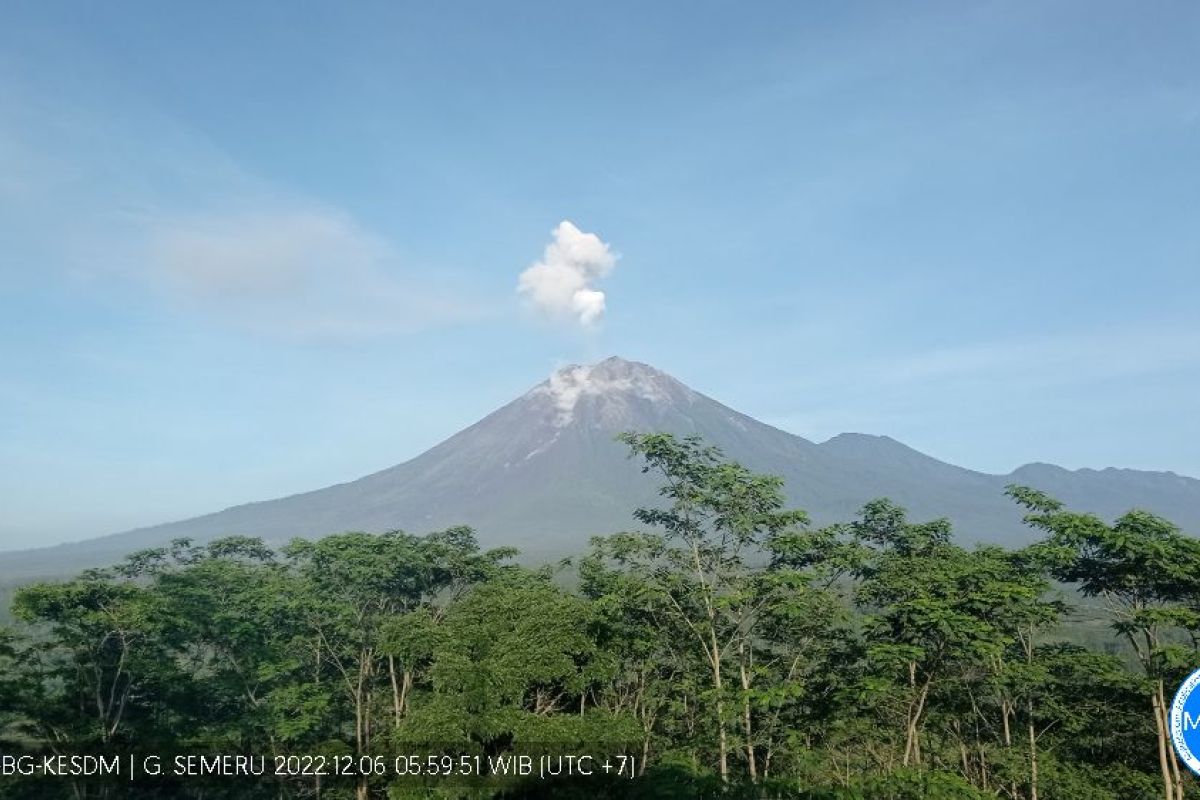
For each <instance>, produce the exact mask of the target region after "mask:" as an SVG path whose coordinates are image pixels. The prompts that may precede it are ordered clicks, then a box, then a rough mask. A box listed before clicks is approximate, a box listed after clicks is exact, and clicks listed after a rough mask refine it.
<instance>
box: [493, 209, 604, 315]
mask: <svg viewBox="0 0 1200 800" xmlns="http://www.w3.org/2000/svg"><path fill="white" fill-rule="evenodd" d="M616 263H617V257H616V255H614V254H613V252H612V251H611V250H610V249H609V247H608V245H607V244H605V243H604V242H602V241H601V240H600V237H599V236H597V235H596V234H594V233H584V232H583V231H581V230H579V228H577V227H575V225H574V224H573V223H571V221H570V220H565V219H564V220H563V221H562V222H560V223H558V227H556V228H555V229H554V241H552V242H550V244H548V245H546V252H545V253H543V254H542V260H541V261H538V262H536V263H535V264H533V265H532V266H531V267H529V269H527V270H525V271H524V272H522V273H521V275H520V277H519V278H518V281H517V291H518V292H520V293H521V294H522V295H524V296H525V297H527V298H529V300H530V302H531V303H532V304H533V305H534V307H536V308H537V309H538V310H540V311H542V312H543V313H545V314H547V315H548V316H549V317H550V318H552V319H559V320H564V319H565V320H574V321H576V322H578V323H579V324H581V325H584V326H589V325H592V324H594V323H595V322H597V321H598V320H599V319H600V318H601V317H603V316H604V292H602V291H600V290H598V289H595V288H593V286H592V283H593V281H595V280H597V279H599V278H603V277H604V276H605V275H607V274H608V273H609V272H612V268H613V266H614V265H615V264H616Z"/></svg>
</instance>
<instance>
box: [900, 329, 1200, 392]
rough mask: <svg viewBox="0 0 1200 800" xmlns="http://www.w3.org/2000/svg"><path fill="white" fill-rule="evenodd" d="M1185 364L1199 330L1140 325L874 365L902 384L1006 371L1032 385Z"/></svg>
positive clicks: (1199, 357) (1199, 354)
mask: <svg viewBox="0 0 1200 800" xmlns="http://www.w3.org/2000/svg"><path fill="white" fill-rule="evenodd" d="M1188 365H1200V332H1198V331H1196V330H1195V329H1194V328H1186V327H1173V326H1164V327H1161V328H1157V329H1147V328H1145V327H1144V326H1143V327H1139V328H1136V329H1132V328H1108V329H1105V330H1101V331H1089V332H1080V333H1072V334H1064V335H1060V336H1055V337H1038V338H1027V339H1012V340H1003V341H996V342H982V343H975V344H967V345H960V346H955V347H945V348H938V349H934V350H929V351H926V352H922V353H913V354H910V355H906V356H900V357H898V358H892V359H888V361H886V362H885V363H882V364H880V365H878V367H877V369H876V374H877V375H878V376H879V377H880V378H882V379H883V380H884V381H887V382H891V383H901V384H903V383H913V382H918V381H921V382H929V383H939V382H951V381H955V380H960V379H974V378H978V377H988V378H992V379H996V378H1003V377H1010V378H1014V379H1020V380H1022V381H1025V382H1026V383H1027V385H1033V384H1047V383H1060V382H1069V383H1079V382H1084V381H1087V380H1095V379H1105V378H1114V377H1122V376H1127V375H1136V374H1140V373H1146V372H1154V371H1157V370H1162V369H1174V368H1179V367H1183V366H1188Z"/></svg>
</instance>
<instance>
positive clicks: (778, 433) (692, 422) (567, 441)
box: [0, 358, 1200, 579]
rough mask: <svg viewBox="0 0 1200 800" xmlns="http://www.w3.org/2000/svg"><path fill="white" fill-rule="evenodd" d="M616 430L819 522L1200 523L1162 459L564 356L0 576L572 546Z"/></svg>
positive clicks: (595, 504)
mask: <svg viewBox="0 0 1200 800" xmlns="http://www.w3.org/2000/svg"><path fill="white" fill-rule="evenodd" d="M625 430H637V431H669V432H672V433H676V434H684V435H686V434H699V435H701V436H703V437H704V438H705V439H706V440H707V441H708V442H710V443H712V444H715V445H717V446H719V447H720V448H721V449H722V450H723V451H724V452H725V453H726V455H728V456H729V457H731V458H735V459H737V460H738V461H740V462H742V463H743V464H745V465H746V466H748V467H750V468H751V469H754V470H756V471H759V472H768V473H772V474H776V475H780V476H782V477H783V478H784V480H785V481H786V488H787V494H788V497H789V500H790V501H791V503H792V504H793V505H795V506H798V507H800V508H804V509H805V510H807V511H808V512H809V514H810V515H811V516H812V518H813V520H814V522H816V523H828V522H833V521H838V520H846V519H849V518H851V517H852V516H853V514H854V513H855V512H856V511H857V510H858V509H859V508H860V507H861V506H862V504H863V503H864V502H866V501H868V500H870V499H873V498H876V497H884V496H886V497H890V498H891V499H893V500H895V501H896V502H898V503H900V504H902V505H904V506H905V507H907V508H908V509H909V511H910V512H911V514H912V516H913V517H914V518H918V519H924V518H932V517H936V516H947V517H949V518H950V519H951V520H952V521H953V523H954V527H955V530H956V531H957V533H958V536H959V537H960V538H961V539H963V540H964V541H967V542H975V541H986V542H997V543H1010V544H1011V543H1014V542H1020V541H1025V540H1027V539H1029V538H1030V532H1029V531H1028V530H1027V529H1026V528H1025V527H1024V526H1023V525H1022V523H1021V514H1020V511H1019V510H1018V508H1017V507H1016V505H1015V504H1013V503H1012V502H1011V501H1010V500H1009V499H1008V498H1006V497H1005V496H1004V487H1005V486H1006V485H1007V484H1009V483H1023V484H1028V485H1032V486H1036V487H1038V488H1041V489H1043V490H1045V491H1048V492H1050V493H1051V494H1052V495H1054V496H1056V497H1059V498H1060V499H1062V500H1064V501H1065V502H1067V503H1068V505H1070V506H1071V507H1073V508H1078V509H1081V510H1088V511H1093V512H1095V513H1097V514H1099V515H1101V516H1103V517H1107V518H1112V517H1115V516H1117V515H1118V514H1120V513H1122V512H1124V511H1126V510H1128V509H1129V508H1133V507H1138V508H1146V509H1149V510H1151V511H1154V512H1155V513H1158V514H1160V515H1162V516H1165V517H1167V518H1168V519H1171V520H1172V521H1174V522H1175V523H1176V524H1178V525H1180V526H1181V527H1182V528H1183V529H1184V530H1186V531H1189V532H1196V531H1198V530H1200V481H1198V480H1195V479H1192V478H1186V477H1181V476H1178V475H1175V474H1174V473H1169V472H1139V471H1134V470H1119V469H1104V470H1090V469H1084V470H1075V471H1068V470H1065V469H1062V468H1061V467H1055V466H1051V465H1048V464H1029V465H1026V466H1024V467H1021V468H1020V469H1017V470H1016V471H1014V472H1013V473H1011V474H1009V475H991V474H985V473H981V472H974V471H972V470H969V469H963V468H961V467H956V466H953V465H951V464H947V463H944V462H941V461H938V460H937V459H934V458H931V457H929V456H926V455H924V454H922V453H919V452H917V451H916V450H913V449H911V448H909V447H906V446H905V445H903V444H901V443H899V442H897V441H895V440H893V439H890V438H888V437H886V436H868V435H865V434H858V433H844V434H841V435H839V436H835V437H834V438H832V439H830V440H829V441H827V442H823V443H821V444H817V443H814V442H811V441H808V440H807V439H804V438H801V437H800V436H796V435H794V434H791V433H787V432H786V431H782V430H779V429H778V428H774V427H771V426H770V425H766V424H763V423H761V422H759V421H757V420H755V419H753V418H751V417H748V416H746V415H745V414H741V413H739V412H737V411H734V410H733V409H731V408H728V407H727V406H724V405H722V404H721V403H719V402H717V401H716V400H713V399H712V398H709V397H706V396H705V395H703V394H700V393H699V392H696V391H693V390H692V389H690V388H688V387H687V386H685V385H684V384H682V383H680V382H679V381H677V380H675V379H674V378H672V377H671V376H669V375H667V374H665V373H663V372H661V371H659V370H657V369H654V368H653V367H650V366H648V365H646V364H641V363H637V362H631V361H625V360H623V359H620V358H609V359H607V360H605V361H601V362H599V363H597V364H594V365H590V366H571V367H567V368H564V369H561V370H559V371H557V372H555V373H554V374H553V375H552V376H551V377H550V378H549V379H548V380H546V381H544V382H543V383H541V384H539V385H538V386H535V387H534V388H533V389H531V390H530V391H528V392H527V393H525V394H524V395H522V396H521V397H518V398H517V399H516V400H514V401H512V402H511V403H509V404H508V405H505V406H504V407H502V408H500V409H499V410H497V411H495V412H493V413H492V414H490V415H488V416H487V417H485V418H483V419H482V420H480V421H479V422H476V423H475V424H474V425H472V426H470V427H469V428H466V429H465V430H463V431H460V432H459V433H457V434H455V435H453V436H451V437H450V438H449V439H446V440H445V441H444V442H442V443H441V444H438V445H437V446H435V447H433V448H432V449H430V450H428V451H426V452H425V453H422V454H421V455H419V456H417V457H416V458H413V459H412V460H410V461H406V462H404V463H402V464H399V465H397V466H394V467H390V468H388V469H385V470H383V471H381V472H376V473H374V474H372V475H367V476H366V477H363V478H359V479H358V480H355V481H351V482H349V483H343V484H338V485H336V486H330V487H328V488H325V489H318V490H316V491H312V492H306V493H304V494H298V495H293V496H291V497H284V498H280V499H277V500H268V501H265V502H258V503H249V504H247V505H241V506H236V507H233V508H228V509H226V510H224V511H220V512H217V513H214V514H208V515H206V516H202V517H197V518H195V519H188V520H183V521H180V522H172V523H168V524H165V525H157V526H154V527H150V528H141V529H138V530H134V531H129V532H127V533H120V534H114V535H111V536H105V537H101V538H97V539H91V540H87V541H83V542H77V543H72V544H66V545H60V546H57V547H51V548H43V549H38V550H26V551H21V552H13V553H4V554H2V555H0V577H2V578H7V579H11V578H13V577H20V576H32V575H48V574H61V573H62V572H64V571H65V569H66V568H68V567H70V568H77V567H79V566H86V565H97V564H104V563H108V562H111V561H113V560H116V559H119V558H120V557H121V556H123V555H124V554H126V553H128V552H131V551H133V550H137V549H140V548H143V547H151V546H157V545H162V544H165V543H167V542H169V541H170V540H171V539H174V538H178V537H188V538H192V539H194V540H196V541H205V540H208V539H212V538H215V537H218V536H225V535H231V534H242V535H249V536H261V537H263V538H264V539H266V540H268V541H270V542H274V543H280V542H283V541H286V540H288V539H290V538H291V537H294V536H304V537H316V536H322V535H326V534H330V533H335V532H340V531H347V530H364V531H384V530H392V529H403V530H406V531H409V532H413V533H421V532H426V531H430V530H436V529H440V528H444V527H448V526H451V525H458V524H466V525H471V526H473V527H474V528H476V529H477V530H478V532H479V536H480V539H481V541H482V542H483V543H484V544H485V545H493V546H494V545H500V544H512V545H515V546H517V547H520V548H521V549H522V550H523V551H524V552H525V553H526V554H527V555H528V557H529V558H530V559H543V558H557V557H560V556H563V555H567V554H569V553H572V552H577V551H579V550H580V549H582V548H583V547H584V546H585V545H586V542H587V539H588V537H590V536H593V535H597V534H605V533H611V532H614V531H618V530H623V529H629V528H631V527H633V526H634V522H633V519H632V516H631V511H632V509H633V508H634V507H636V506H638V505H644V504H647V503H652V502H654V499H655V493H654V484H653V481H652V480H651V479H648V478H647V477H646V476H643V475H641V473H640V469H639V465H638V464H637V463H636V462H634V461H630V460H629V459H627V458H626V452H625V448H624V446H623V445H621V444H619V443H617V442H616V441H614V437H615V435H616V434H617V433H619V432H621V431H625Z"/></svg>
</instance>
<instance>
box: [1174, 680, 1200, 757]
mask: <svg viewBox="0 0 1200 800" xmlns="http://www.w3.org/2000/svg"><path fill="white" fill-rule="evenodd" d="M1171 743H1172V744H1174V745H1175V752H1176V753H1178V754H1179V758H1180V760H1181V761H1183V763H1185V764H1187V765H1188V768H1189V769H1190V770H1191V771H1192V772H1195V773H1196V774H1197V775H1200V669H1198V670H1196V671H1195V672H1193V673H1192V674H1191V675H1189V676H1188V679H1187V680H1186V681H1184V682H1183V685H1182V686H1180V687H1179V691H1178V692H1176V693H1175V701H1174V702H1173V703H1171Z"/></svg>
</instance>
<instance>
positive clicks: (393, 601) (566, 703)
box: [0, 434, 1200, 800]
mask: <svg viewBox="0 0 1200 800" xmlns="http://www.w3.org/2000/svg"><path fill="white" fill-rule="evenodd" d="M622 438H623V441H624V442H625V443H626V444H627V445H628V446H629V448H630V450H631V452H632V453H633V454H634V455H635V456H637V457H639V458H640V459H641V460H642V462H643V464H644V466H645V471H646V472H647V473H649V474H650V475H651V476H652V477H653V478H655V479H657V480H658V481H660V482H661V485H662V496H663V500H664V503H663V505H662V506H661V507H660V508H654V509H641V510H638V511H637V512H636V513H635V516H636V518H637V521H638V522H640V523H641V526H642V527H643V528H644V529H645V532H631V533H618V534H615V535H613V536H609V537H605V538H599V539H596V540H594V541H593V542H592V546H591V549H590V551H589V552H587V553H584V554H581V555H580V556H579V557H578V558H576V559H574V560H573V561H572V563H571V564H570V567H571V568H572V570H573V571H574V574H577V576H578V582H577V585H575V586H573V588H572V589H567V588H564V586H563V585H562V583H563V582H562V581H557V580H556V579H555V571H554V570H551V569H543V570H529V569H525V568H522V567H519V566H516V565H515V564H513V563H512V557H513V556H514V555H515V553H514V551H512V550H506V549H505V550H490V551H482V550H481V549H480V548H479V546H478V545H477V543H476V540H475V537H474V534H473V532H472V531H471V530H469V529H466V528H452V529H449V530H446V531H442V532H439V533H434V534H430V535H426V536H412V535H408V534H405V533H401V532H395V533H389V534H384V535H369V534H363V533H346V534H340V535H335V536H329V537H326V538H324V539H320V540H318V541H305V540H295V541H293V542H292V543H291V544H290V545H288V546H287V547H285V548H283V549H282V550H281V551H280V552H274V551H272V550H271V549H269V548H267V547H266V546H264V545H263V543H262V542H261V541H259V540H256V539H248V538H240V537H233V538H226V539H221V540H218V541H215V542H212V543H209V544H207V545H204V546H196V545H193V544H192V543H191V542H188V541H186V540H180V541H176V542H174V543H173V544H172V545H171V546H170V547H167V548H162V549H155V550H147V551H142V552H139V553H136V554H133V555H131V556H129V557H128V558H127V559H126V560H125V561H124V562H122V563H121V564H118V565H116V566H114V567H112V568H109V569H104V570H93V571H88V572H85V573H83V574H81V575H79V576H78V577H77V578H75V579H73V580H70V581H66V582H55V583H40V584H35V585H31V586H27V587H24V588H22V589H21V590H20V591H19V592H18V593H17V594H16V596H15V598H14V600H13V608H12V610H13V614H14V616H15V618H16V619H17V620H18V621H19V625H20V627H18V628H15V629H13V630H12V631H10V632H8V633H4V634H2V635H0V753H2V754H13V755H14V757H15V756H16V755H20V754H26V753H34V752H53V753H58V754H85V753H95V754H108V755H114V754H118V755H122V756H124V757H126V758H127V759H128V760H129V761H130V763H133V762H134V761H136V762H137V763H138V764H143V765H144V764H145V761H144V759H145V758H146V757H148V756H152V757H161V764H162V766H163V774H162V775H159V776H157V777H155V776H151V775H146V774H144V772H143V773H142V774H139V775H138V776H137V777H136V779H135V780H130V776H129V775H127V774H125V773H122V774H121V775H120V776H114V777H110V778H109V779H107V780H100V779H96V778H88V779H84V778H80V777H78V776H75V777H71V776H62V777H53V776H46V775H29V776H22V775H11V774H10V775H8V776H7V777H0V797H3V798H10V797H11V798H35V797H46V798H58V797H62V798H68V797H71V798H89V797H113V798H116V797H131V798H152V797H153V798H159V797H161V798H166V797H190V798H232V797H263V798H318V797H320V798H330V800H333V799H334V798H368V797H370V798H383V797H391V798H400V797H416V796H431V797H500V796H503V797H622V798H641V797H646V798H649V797H654V798H673V797H678V798H684V797H718V796H719V797H729V798H760V797H761V798H811V799H813V800H815V799H816V798H830V799H831V800H832V799H833V798H880V799H881V800H883V799H886V798H895V799H896V800H899V799H901V798H946V799H947V800H949V799H950V798H954V799H955V800H958V799H959V798H966V799H967V800H970V798H1009V799H1010V800H1076V799H1078V800H1106V799H1111V800H1140V799H1141V798H1145V799H1146V800H1151V799H1152V798H1163V800H1181V798H1184V797H1185V796H1186V797H1191V796H1197V797H1200V787H1198V786H1197V783H1196V781H1195V779H1194V777H1192V776H1190V775H1189V774H1187V772H1186V770H1185V769H1183V768H1182V767H1181V765H1180V764H1179V762H1178V761H1177V760H1176V758H1175V757H1174V754H1173V752H1172V750H1171V747H1170V743H1169V738H1168V733H1167V718H1166V714H1167V710H1168V704H1169V702H1170V694H1171V692H1172V691H1173V689H1174V687H1175V686H1176V685H1178V683H1179V682H1180V681H1181V680H1182V679H1183V678H1184V677H1185V676H1186V675H1187V674H1188V673H1189V672H1190V671H1191V670H1193V669H1195V668H1197V667H1200V650H1198V642H1200V543H1197V541H1196V540H1194V539H1191V538H1188V537H1186V536H1184V535H1183V534H1181V533H1180V532H1179V531H1178V530H1177V529H1176V528H1174V527H1173V526H1172V525H1171V524H1170V523H1168V522H1166V521H1164V520H1162V519H1160V518H1158V517H1155V516H1153V515H1151V514H1149V513H1147V512H1143V511H1133V512H1130V513H1128V514H1127V515H1125V516H1124V517H1122V518H1120V519H1119V520H1117V521H1116V522H1115V523H1114V524H1111V525H1110V524H1106V523H1105V522H1103V521H1101V520H1100V519H1099V518H1097V517H1094V516H1091V515H1088V514H1082V513H1074V512H1069V511H1066V510H1064V509H1063V508H1062V507H1061V506H1060V505H1059V504H1058V503H1057V502H1055V501H1054V500H1052V499H1051V498H1049V497H1047V496H1045V495H1043V494H1041V493H1039V492H1037V491H1035V490H1032V489H1028V488H1023V487H1012V488H1010V494H1011V495H1012V497H1013V499H1014V500H1015V501H1016V502H1019V503H1021V504H1022V505H1023V506H1024V507H1025V508H1026V509H1027V511H1028V517H1027V521H1028V522H1029V523H1030V524H1031V525H1032V526H1034V527H1035V528H1037V529H1039V530H1040V531H1042V532H1043V533H1044V538H1043V540H1042V541H1040V542H1038V543H1037V544H1034V545H1032V546H1030V547H1027V548H1025V549H1022V550H1019V551H1012V550H1005V549H1002V548H998V547H976V548H973V549H968V548H964V547H962V546H959V545H957V544H955V543H954V542H953V540H952V537H951V530H950V527H949V525H948V524H947V523H945V522H944V521H936V520H935V521H932V522H922V523H914V522H911V521H909V520H908V519H907V518H906V516H905V513H904V511H903V510H902V509H900V508H898V507H897V506H895V505H893V504H892V503H890V502H888V501H887V500H879V501H876V502H873V503H870V504H868V505H867V506H866V507H865V508H864V509H863V510H862V512H861V513H860V515H859V516H858V518H857V519H855V520H853V521H851V522H847V523H845V524H840V525H835V526H831V527H825V528H813V527H811V526H809V525H808V524H807V522H806V519H805V516H804V514H803V513H802V512H799V511H789V510H787V509H785V508H784V502H783V494H782V486H781V482H780V481H779V480H778V479H776V478H772V477H769V476H762V475H756V474H753V473H750V472H748V471H747V470H745V469H744V468H742V467H740V466H739V465H738V464H736V463H730V462H727V461H724V460H723V459H722V457H721V455H720V453H718V452H717V451H715V450H713V449H711V448H707V447H705V446H704V445H703V444H702V443H701V442H699V441H698V440H695V439H683V440H680V439H676V438H673V437H671V436H669V435H665V434H650V435H639V434H627V435H625V436H624V437H622ZM979 533H980V534H985V533H986V532H982V531H981V532H979ZM1055 581H1057V582H1061V583H1065V584H1067V585H1070V586H1071V587H1073V588H1074V589H1075V590H1076V592H1077V593H1078V595H1079V596H1081V597H1083V598H1086V599H1087V601H1088V602H1089V603H1090V604H1094V605H1096V606H1098V607H1100V608H1103V609H1104V610H1105V613H1106V614H1107V619H1108V623H1109V624H1110V626H1111V629H1112V632H1113V635H1114V636H1116V637H1121V638H1123V639H1124V640H1125V642H1126V643H1127V647H1128V650H1129V652H1130V654H1131V657H1130V658H1129V659H1123V658H1122V657H1120V656H1117V655H1114V654H1111V653H1106V652H1100V651H1096V650H1091V649H1087V648H1085V647H1082V646H1080V645H1078V644H1072V643H1068V642H1065V641H1063V640H1062V637H1061V636H1058V635H1057V633H1056V632H1058V631H1061V630H1062V628H1063V626H1064V625H1066V626H1069V625H1071V624H1072V620H1073V619H1075V614H1076V609H1074V608H1073V607H1072V605H1071V604H1070V603H1068V602H1067V601H1066V600H1065V599H1064V598H1063V597H1061V596H1059V594H1058V593H1057V592H1055V591H1054V590H1052V586H1053V585H1054V583H1053V582H1055ZM533 750H540V751H543V752H557V753H560V754H562V753H571V754H589V755H593V756H595V757H596V759H597V761H596V762H595V763H597V764H598V763H599V759H601V758H619V759H622V760H621V762H620V763H622V764H625V763H627V764H629V765H630V767H629V769H627V770H625V771H624V773H623V774H617V773H614V772H609V773H604V772H601V771H599V770H596V771H595V773H594V774H591V775H577V776H574V777H559V778H550V779H546V778H542V777H538V776H537V775H531V776H525V777H521V776H518V777H515V778H512V777H510V778H504V779H500V778H494V777H493V778H488V779H486V780H479V779H475V778H477V777H478V776H475V778H472V777H468V776H465V775H463V774H461V767H462V765H464V764H465V765H470V764H481V763H489V762H488V760H489V759H497V758H500V759H503V758H504V757H505V756H506V755H511V754H514V753H521V752H524V751H533ZM176 753H191V754H241V755H253V756H256V757H261V758H263V759H264V763H265V765H266V770H267V771H268V772H270V771H273V768H274V766H275V764H276V763H279V762H276V761H275V760H274V758H275V757H276V756H280V757H283V756H287V755H294V756H297V757H299V758H309V759H310V762H309V763H310V766H311V764H312V762H311V759H317V760H318V761H319V763H323V764H325V765H334V764H338V765H346V766H347V767H350V766H352V768H351V769H347V770H345V772H350V773H353V774H343V775H335V774H330V773H329V772H328V771H327V772H326V774H324V775H315V774H311V770H310V774H294V772H303V771H302V770H296V771H292V770H291V769H290V767H288V768H286V769H285V772H288V773H289V774H287V775H284V776H276V775H262V776H256V775H241V776H236V777H208V778H202V777H196V776H195V775H191V776H187V777H181V776H177V775H172V774H171V771H170V770H171V765H172V764H173V763H174V761H173V755H172V754H176ZM431 755H433V756H435V757H438V758H442V757H444V758H448V759H452V761H451V762H442V761H436V762H435V761H430V760H428V757H429V756H431ZM130 757H132V758H130ZM408 758H415V759H418V762H411V761H408V760H406V761H403V762H401V759H408ZM9 763H10V765H11V764H13V763H15V762H9ZM22 763H30V762H22ZM281 763H283V764H284V765H285V767H286V765H288V764H291V763H293V762H289V761H287V760H286V759H284V761H283V762H281ZM295 763H297V764H298V763H300V762H295ZM412 763H418V767H419V769H420V770H421V771H422V775H421V777H420V778H414V777H412V775H411V770H410V768H409V765H410V764H412ZM444 764H453V765H457V766H454V767H452V768H451V769H449V770H443V769H442V766H437V771H439V774H438V775H431V774H430V773H431V771H434V769H433V767H432V766H431V765H444ZM374 766H378V767H379V769H374ZM401 766H403V769H404V770H405V771H408V772H410V775H409V776H408V777H402V776H400V775H399V774H398V770H399V768H400V767H401ZM6 771H7V772H10V773H11V772H13V771H19V770H14V769H7V768H6ZM456 771H457V774H447V773H448V772H450V773H454V772H456Z"/></svg>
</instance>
